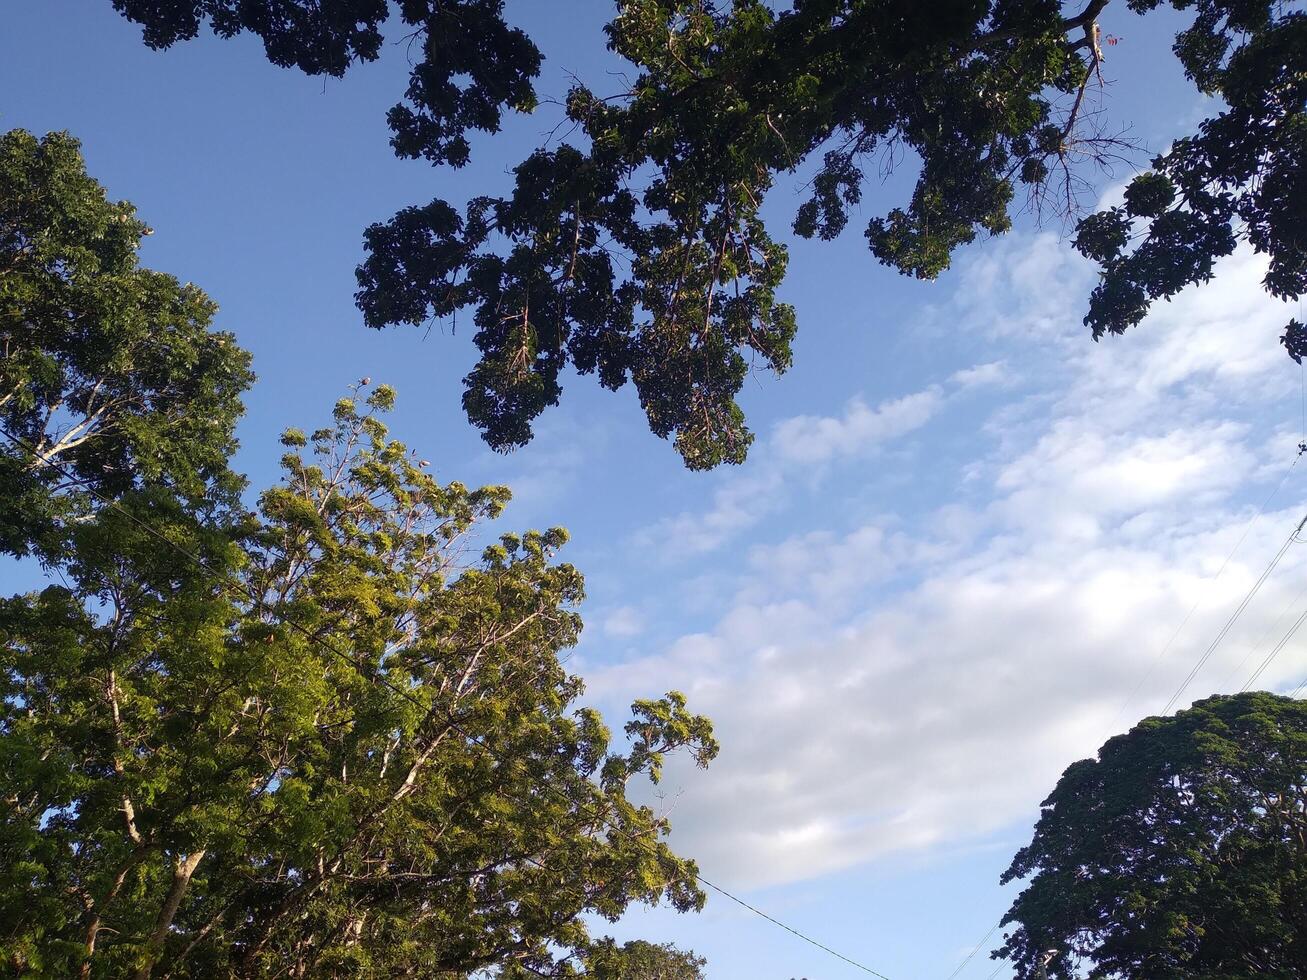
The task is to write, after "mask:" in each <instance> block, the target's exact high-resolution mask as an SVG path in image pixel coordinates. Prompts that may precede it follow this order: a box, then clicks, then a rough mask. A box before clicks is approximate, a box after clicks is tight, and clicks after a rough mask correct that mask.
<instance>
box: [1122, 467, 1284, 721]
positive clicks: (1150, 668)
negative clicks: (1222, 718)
mask: <svg viewBox="0 0 1307 980" xmlns="http://www.w3.org/2000/svg"><path fill="white" fill-rule="evenodd" d="M1300 459H1302V453H1299V454H1298V455H1297V456H1295V457H1294V458H1293V462H1292V463H1290V464H1289V468H1288V469H1287V470H1285V471H1284V476H1282V477H1281V478H1280V482H1279V483H1277V484H1276V485H1275V487H1274V489H1272V490H1271V492H1270V493H1268V494H1267V495H1266V499H1264V500H1263V501H1262V503H1261V506H1260V507H1258V508H1257V511H1256V512H1255V513H1254V514H1253V516H1252V517H1251V518H1249V519H1248V523H1247V524H1245V525H1244V529H1243V533H1242V534H1241V535H1239V540H1238V541H1236V542H1235V543H1234V547H1233V548H1231V549H1230V553H1229V554H1228V555H1226V556H1225V561H1223V562H1221V567H1220V568H1218V569H1217V570H1216V575H1215V576H1213V577H1212V583H1211V584H1212V585H1215V583H1216V582H1217V580H1218V579H1220V577H1221V575H1222V574H1223V573H1224V572H1225V569H1226V566H1228V565H1229V564H1230V562H1231V561H1232V560H1233V559H1234V556H1235V554H1236V553H1237V552H1238V551H1239V549H1240V548H1241V547H1243V543H1244V541H1246V540H1247V539H1248V535H1249V534H1250V533H1251V532H1252V529H1253V525H1255V524H1256V523H1257V521H1258V519H1259V518H1260V517H1261V516H1262V514H1263V513H1264V512H1265V511H1266V508H1267V507H1268V506H1269V505H1270V503H1271V501H1272V500H1274V499H1275V497H1276V495H1277V494H1278V493H1279V492H1280V490H1282V489H1283V488H1284V485H1285V483H1287V482H1288V481H1289V476H1290V475H1291V474H1292V473H1293V471H1294V468H1295V467H1296V466H1297V465H1298V460H1300ZM1204 598H1206V596H1204V595H1200V596H1199V597H1198V598H1197V599H1195V600H1194V604H1193V605H1192V606H1190V607H1189V611H1188V612H1187V613H1185V615H1184V619H1182V620H1180V625H1179V626H1177V627H1176V628H1175V631H1174V632H1173V633H1172V634H1171V637H1170V639H1168V640H1167V641H1166V645H1165V646H1163V647H1162V649H1161V650H1159V651H1158V653H1157V656H1156V657H1154V658H1153V661H1152V663H1151V664H1149V665H1148V669H1147V670H1146V671H1144V673H1143V674H1142V675H1141V676H1140V678H1139V680H1138V681H1136V682H1135V686H1134V688H1133V689H1132V690H1131V691H1130V693H1129V694H1128V695H1126V699H1125V701H1123V702H1122V703H1121V707H1120V708H1118V709H1117V712H1116V717H1117V718H1118V719H1120V717H1121V716H1122V715H1123V714H1125V709H1126V708H1128V707H1129V706H1130V703H1131V702H1132V701H1134V699H1135V697H1136V696H1137V695H1138V694H1139V691H1140V690H1141V689H1142V688H1143V686H1144V684H1146V683H1147V682H1148V679H1149V678H1150V677H1152V676H1153V673H1154V671H1156V670H1157V667H1158V665H1159V664H1160V663H1161V662H1162V658H1163V657H1165V656H1166V654H1167V652H1168V651H1169V650H1170V649H1171V647H1172V646H1174V645H1175V641H1176V640H1177V639H1178V638H1179V636H1180V634H1181V633H1182V632H1183V631H1184V628H1185V627H1186V626H1187V625H1189V620H1190V619H1192V618H1193V615H1194V613H1196V612H1197V611H1198V607H1199V606H1200V605H1202V602H1203V599H1204Z"/></svg>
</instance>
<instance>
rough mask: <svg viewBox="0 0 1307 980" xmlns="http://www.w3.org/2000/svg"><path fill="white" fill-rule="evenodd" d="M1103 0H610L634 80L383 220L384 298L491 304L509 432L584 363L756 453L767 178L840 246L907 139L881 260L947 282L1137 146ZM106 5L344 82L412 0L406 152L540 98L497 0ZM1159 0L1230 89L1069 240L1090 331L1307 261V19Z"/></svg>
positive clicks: (474, 413) (810, 227)
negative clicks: (957, 264) (902, 195)
mask: <svg viewBox="0 0 1307 980" xmlns="http://www.w3.org/2000/svg"><path fill="white" fill-rule="evenodd" d="M1108 4H1109V0H1083V6H1080V7H1077V8H1074V9H1071V10H1064V9H1063V6H1062V4H1061V3H1060V2H1059V0H957V2H950V3H931V4H924V3H920V2H918V0H796V2H794V3H793V4H792V5H791V6H790V7H788V8H786V9H782V10H780V11H776V10H773V9H772V7H773V6H774V5H772V4H768V3H766V2H764V0H733V2H731V3H729V4H726V3H714V2H710V0H620V2H619V3H618V4H617V13H616V15H615V17H614V18H613V20H612V21H611V22H610V23H609V24H608V26H607V32H608V43H609V47H610V48H611V49H612V50H613V51H614V52H616V53H617V54H618V55H620V56H621V57H623V58H625V59H626V60H627V61H629V62H630V63H631V65H632V67H633V78H632V81H631V83H630V85H629V87H628V88H627V89H625V90H624V91H620V92H617V93H611V92H595V91H592V90H591V89H590V88H588V87H586V86H585V85H584V84H581V83H578V84H577V85H576V86H575V87H574V88H573V89H572V91H571V92H570V93H569V94H568V97H567V100H566V116H567V121H568V122H569V123H570V125H571V127H572V132H573V133H574V134H575V135H576V137H577V140H576V145H572V144H569V143H566V142H564V143H561V144H559V145H557V146H556V147H555V148H552V149H541V150H539V151H537V152H535V153H533V154H531V156H530V157H528V158H527V159H526V160H525V161H523V162H522V164H521V165H520V166H519V167H517V169H516V170H515V186H514V188H513V190H512V192H511V193H510V194H508V195H507V196H504V197H478V198H476V199H474V200H473V201H471V202H470V203H469V204H468V205H467V207H466V208H465V209H463V210H462V211H460V210H458V209H456V208H455V207H453V206H452V205H450V204H449V203H446V202H444V201H441V200H435V201H432V202H430V203H429V204H426V205H421V206H414V207H410V208H406V209H404V210H403V211H401V212H399V214H397V215H395V217H394V218H392V219H391V220H389V221H387V222H385V223H383V224H377V225H374V226H372V227H371V228H369V229H368V230H367V232H366V235H365V246H366V249H367V253H368V254H367V258H366V260H365V261H364V262H363V264H362V265H361V266H360V268H359V271H358V280H359V292H358V302H359V305H360V307H361V309H362V311H363V314H364V320H365V322H366V323H367V324H368V325H369V326H372V327H377V328H380V327H384V326H387V325H392V324H415V325H417V324H422V323H424V322H426V321H427V320H429V319H430V318H432V317H448V316H452V315H453V314H454V313H455V312H456V311H458V310H461V309H465V308H471V310H472V311H473V319H474V322H475V324H476V328H477V330H476V335H475V343H476V345H477V347H478V348H479V349H480V351H481V360H480V362H479V363H478V364H477V366H476V367H475V368H474V369H473V370H472V372H471V373H470V374H469V375H468V376H467V378H466V391H465V395H464V406H465V408H466V410H467V414H468V417H469V418H470V419H471V420H472V421H473V422H474V423H475V424H476V425H478V426H479V427H480V428H481V429H482V430H483V433H484V435H485V438H486V440H487V441H488V442H489V443H490V445H492V446H493V447H495V448H497V449H509V448H512V447H514V446H519V445H521V444H523V443H525V442H526V441H528V440H529V439H530V437H531V424H532V421H533V420H534V419H535V418H536V417H537V416H538V415H539V414H540V413H541V412H542V411H543V410H544V409H545V408H546V407H547V406H549V405H552V404H555V403H556V402H557V401H558V399H559V397H560V395H561V390H562V389H561V382H560V374H561V372H562V370H563V369H564V368H565V367H566V366H568V365H571V366H572V367H573V368H575V369H576V370H577V371H579V372H580V373H582V374H596V375H597V376H598V380H599V382H600V384H602V385H603V386H604V387H606V388H609V389H614V390H615V389H618V388H620V387H622V386H623V385H624V384H626V383H627V382H628V381H630V382H633V383H634V385H635V387H636V389H637V391H638V393H639V397H640V401H641V404H642V406H643V407H644V410H645V412H646V414H647V416H648V420H649V425H650V427H651V429H652V430H653V431H654V432H655V433H657V434H658V435H660V436H663V437H670V436H674V437H675V440H676V446H677V449H678V450H679V451H680V453H681V455H682V456H683V457H684V459H685V461H686V464H687V465H688V466H690V467H693V468H707V467H712V466H716V465H717V464H719V463H722V462H740V461H741V460H743V459H744V457H745V454H746V452H747V450H748V446H749V443H750V441H751V439H752V437H751V435H750V433H749V431H748V429H747V427H746V426H745V422H744V417H743V413H742V412H741V410H740V408H739V406H738V405H737V404H736V401H735V397H736V395H737V394H738V392H739V390H740V388H741V386H742V384H743V383H744V379H745V377H746V376H747V373H748V371H749V369H750V367H751V366H753V365H760V366H762V367H766V368H771V369H773V370H775V371H777V372H781V371H784V370H785V369H786V368H787V367H788V366H789V364H790V358H791V341H792V339H793V336H794V332H795V327H796V324H795V316H794V311H793V309H791V307H790V306H788V305H787V304H785V303H782V302H780V301H779V299H778V296H777V290H778V288H779V286H780V285H781V283H782V281H783V279H784V275H785V265H786V258H787V256H786V249H785V248H784V246H782V245H781V244H779V243H777V242H776V241H775V240H774V239H773V237H772V236H771V235H770V233H769V231H768V229H767V226H766V223H765V222H764V220H763V217H762V211H761V207H762V202H763V199H764V197H765V195H766V193H767V192H768V190H770V189H771V188H772V186H773V184H774V183H775V180H776V177H777V176H778V175H779V174H782V173H793V172H796V171H799V170H800V169H802V170H803V171H804V173H811V180H810V182H809V187H810V188H811V196H810V197H809V199H808V200H807V201H805V202H804V203H803V204H802V205H801V206H800V207H799V209H798V212H797V215H796V217H795V220H794V225H793V230H794V231H795V232H796V233H797V234H799V235H800V236H804V237H820V238H824V239H829V238H834V237H836V236H838V235H839V234H840V233H841V232H842V231H844V229H845V227H846V225H847V223H848V218H849V211H850V208H852V207H854V206H856V205H858V204H859V202H860V200H861V197H862V191H863V186H864V183H865V171H866V170H867V168H868V166H873V167H876V168H877V169H880V170H883V169H885V168H886V167H891V166H893V164H894V162H895V161H896V160H897V159H898V158H899V157H900V156H902V155H903V154H904V153H905V152H906V153H910V154H912V155H913V156H914V157H915V158H916V161H917V163H918V165H919V167H918V172H917V179H916V187H915V189H914V191H913V193H912V195H911V197H910V199H909V200H908V201H907V202H905V204H904V205H903V206H902V207H896V208H893V209H891V210H890V211H889V212H888V213H887V214H885V215H881V216H877V217H873V218H872V219H871V220H870V222H869V223H868V225H867V227H866V229H865V234H866V237H867V241H868V244H869V246H870V248H871V251H872V254H873V255H874V256H875V257H876V258H877V259H878V260H879V261H881V262H883V263H885V264H887V265H889V266H891V267H893V268H896V269H898V270H900V271H902V272H904V273H907V274H909V275H913V276H916V277H920V278H927V279H929V278H934V277H935V276H937V275H939V274H940V273H941V272H942V271H943V270H944V269H946V268H947V267H948V264H949V259H950V256H951V254H952V253H953V251H954V250H955V249H956V248H957V247H958V246H960V245H962V244H964V243H967V242H970V241H972V240H974V239H975V238H976V237H977V235H979V234H981V233H988V234H999V233H1001V232H1004V231H1006V230H1007V229H1008V228H1009V227H1010V223H1011V213H1012V211H1013V210H1014V208H1018V207H1021V206H1023V205H1026V204H1028V205H1032V206H1033V207H1035V208H1036V209H1037V210H1038V209H1047V208H1051V209H1052V210H1053V211H1054V212H1056V213H1059V214H1062V215H1063V216H1066V217H1073V216H1078V215H1080V214H1081V213H1082V212H1081V199H1082V197H1084V196H1085V195H1086V194H1087V192H1089V191H1090V190H1092V177H1093V168H1094V166H1095V165H1109V164H1111V163H1112V162H1113V161H1116V160H1120V159H1121V158H1122V157H1123V156H1127V155H1129V151H1130V149H1131V147H1130V145H1129V143H1128V141H1126V140H1124V139H1123V138H1122V133H1123V130H1119V129H1111V128H1108V126H1107V124H1106V123H1105V122H1104V121H1103V118H1102V114H1101V112H1099V111H1090V102H1091V98H1092V94H1091V92H1090V89H1091V88H1092V87H1095V86H1097V85H1098V83H1099V81H1100V79H1101V64H1102V61H1103V53H1102V46H1101V32H1100V27H1099V20H1100V17H1101V16H1102V14H1103V13H1104V11H1105V10H1106V9H1107V7H1108ZM1167 5H1168V4H1167V3H1164V2H1163V0H1126V3H1125V5H1124V6H1125V7H1126V8H1128V9H1129V10H1132V11H1134V12H1136V13H1139V14H1145V13H1148V12H1150V11H1153V10H1155V9H1157V8H1158V7H1162V6H1167ZM114 6H115V7H116V8H117V9H118V10H120V11H122V12H123V13H124V14H125V15H126V16H128V17H130V18H132V19H133V20H135V21H137V22H138V23H141V24H142V25H144V29H145V40H146V42H147V43H148V44H150V45H151V46H154V47H166V46H168V45H170V44H172V43H174V42H176V41H178V40H181V39H185V38H189V37H194V36H195V34H196V33H197V32H198V30H199V27H200V24H201V23H202V22H203V21H204V20H205V19H206V18H207V19H208V20H209V22H210V23H211V25H212V27H213V29H214V30H215V31H216V32H217V33H218V34H220V35H223V36H231V35H233V34H235V33H238V32H240V31H242V30H248V31H251V32H253V33H255V34H257V35H259V36H260V37H261V38H262V39H263V41H264V44H265V47H266V49H267V51H268V56H269V57H270V58H271V59H272V60H273V61H274V62H276V63H277V64H282V65H295V66H298V67H299V68H301V69H302V70H304V71H307V72H310V73H326V74H333V75H340V74H343V73H344V72H345V71H346V70H347V68H348V67H349V65H350V64H351V62H352V61H354V60H371V59H373V58H375V57H377V55H378V52H379V51H380V46H381V40H382V37H381V27H382V24H383V22H384V20H385V18H386V15H387V13H388V11H389V10H390V9H391V7H393V8H394V10H395V11H396V13H397V14H398V16H399V20H400V21H401V22H402V23H403V25H404V28H405V29H406V30H407V29H411V31H412V34H411V38H412V40H414V41H415V42H416V43H417V44H418V45H419V46H420V50H421V56H420V57H418V58H416V59H415V63H414V67H413V70H412V75H411V79H410V84H409V87H408V90H407V92H406V93H405V100H404V101H403V102H402V103H400V104H399V105H397V106H396V107H395V108H394V109H392V110H391V112H390V116H389V121H390V125H391V129H392V132H393V134H394V135H393V138H392V144H393V146H394V148H395V150H396V152H397V153H398V154H399V155H400V156H404V157H424V158H426V159H428V160H430V161H432V162H433V163H440V164H447V165H450V166H456V167H457V166H462V165H464V164H466V163H467V161H468V159H469V142H468V134H469V132H471V131H476V130H481V131H488V132H494V131H495V130H497V129H498V127H499V125H500V122H501V118H502V112H503V111H504V110H505V109H515V110H520V111H529V110H531V109H532V108H534V107H535V105H536V102H537V97H536V93H535V91H534V88H533V79H534V78H535V77H536V76H537V75H538V73H539V69H540V64H541V55H540V52H539V50H538V49H537V48H536V47H535V45H534V44H533V43H532V42H531V40H530V38H528V37H527V36H526V35H525V34H524V33H522V32H521V31H520V30H518V29H516V28H514V27H512V26H511V25H510V24H508V23H507V22H506V20H505V19H504V14H503V4H502V0H441V2H439V3H434V2H431V0H394V3H393V4H388V3H387V2H386V0H332V2H320V0H278V2H276V3H272V2H271V0H268V2H263V3H246V2H238V0H149V2H145V0H114ZM1169 6H1171V7H1174V8H1176V9H1179V10H1188V9H1193V10H1194V11H1195V15H1194V18H1193V22H1192V24H1191V25H1190V26H1189V27H1187V28H1185V29H1184V30H1183V31H1181V32H1180V33H1179V34H1178V35H1177V37H1176V43H1175V48H1174V50H1175V53H1176V54H1177V56H1178V57H1179V58H1180V60H1181V62H1182V64H1183V65H1184V69H1185V71H1186V73H1187V74H1188V76H1189V78H1190V79H1191V80H1192V81H1193V82H1194V84H1195V85H1196V86H1197V88H1198V89H1199V90H1200V91H1202V92H1203V93H1205V94H1208V95H1211V96H1215V97H1217V98H1219V99H1220V100H1222V103H1223V104H1224V108H1223V109H1222V110H1221V111H1218V112H1216V113H1215V114H1213V115H1212V116H1211V117H1210V118H1209V119H1207V120H1206V121H1205V122H1203V123H1202V124H1201V125H1200V126H1199V127H1198V128H1197V131H1196V132H1195V133H1194V134H1193V135H1192V136H1190V137H1187V138H1185V139H1182V140H1179V141H1178V142H1177V143H1176V144H1175V145H1174V146H1173V147H1172V148H1171V149H1170V150H1169V151H1168V152H1166V153H1163V154H1161V155H1160V156H1158V157H1156V159H1154V160H1153V161H1152V168H1151V169H1150V170H1149V171H1147V172H1146V173H1143V174H1141V175H1140V176H1139V177H1137V178H1136V179H1135V180H1134V181H1132V182H1131V184H1130V186H1129V189H1128V191H1127V193H1126V200H1125V203H1124V204H1123V205H1121V206H1119V207H1113V208H1109V209H1107V210H1106V211H1103V212H1100V213H1098V214H1092V215H1088V216H1086V217H1084V218H1083V220H1081V221H1080V222H1079V225H1078V228H1077V231H1076V234H1075V239H1074V241H1075V245H1076V247H1077V248H1079V249H1080V251H1081V252H1083V253H1084V254H1085V255H1087V256H1089V257H1090V258H1092V259H1094V260H1095V261H1096V262H1098V263H1099V265H1100V267H1101V269H1102V279H1101V282H1100V284H1099V286H1098V287H1097V288H1096V289H1095V291H1094V293H1093V296H1092V297H1091V299H1090V303H1089V311H1088V314H1087V316H1086V317H1085V323H1086V325H1087V326H1088V327H1089V328H1090V330H1091V332H1092V335H1093V337H1094V338H1095V339H1097V338H1099V337H1101V336H1103V335H1104V334H1115V333H1121V332H1122V331H1124V330H1125V329H1126V328H1128V327H1130V326H1132V325H1134V324H1137V323H1138V322H1139V320H1140V319H1141V318H1142V317H1143V316H1144V314H1145V313H1146V312H1147V310H1148V308H1149V306H1150V304H1151V303H1152V302H1153V301H1154V300H1156V299H1159V298H1168V297H1170V296H1172V295H1174V294H1175V293H1176V292H1177V291H1179V290H1180V289H1181V288H1183V287H1184V286H1185V285H1188V284H1190V283H1194V282H1202V281H1206V280H1208V279H1210V278H1211V276H1212V268H1213V262H1214V261H1215V260H1216V259H1217V258H1219V257H1220V256H1223V255H1228V254H1229V253H1230V252H1231V251H1232V250H1233V249H1234V248H1235V247H1236V244H1237V243H1238V242H1239V241H1240V240H1245V241H1247V242H1249V243H1250V244H1251V245H1252V247H1253V248H1254V249H1255V250H1256V251H1258V252H1260V253H1263V254H1265V255H1267V256H1269V258H1270V271H1269V272H1268V273H1267V276H1266V279H1265V286H1266V289H1267V290H1268V291H1269V292H1270V293H1271V294H1272V295H1275V296H1278V297H1282V298H1289V297H1297V296H1301V295H1302V294H1303V292H1304V284H1305V283H1307V239H1305V238H1304V232H1303V228H1304V227H1307V203H1305V202H1307V177H1305V176H1304V174H1305V173H1307V168H1305V167H1304V158H1305V156H1307V114H1305V113H1304V101H1305V98H1307V80H1305V79H1307V71H1304V68H1305V67H1307V15H1304V14H1303V13H1302V12H1301V11H1300V10H1299V9H1297V7H1296V5H1293V4H1284V3H1281V2H1278V0H1169ZM818 161H819V162H818ZM1022 189H1024V200H1022V199H1021V195H1020V194H1019V192H1020V191H1021V190H1022ZM1284 342H1285V344H1286V346H1287V347H1288V349H1289V352H1290V354H1291V355H1292V356H1294V357H1295V358H1301V357H1302V356H1303V354H1304V353H1307V328H1304V327H1303V326H1302V325H1301V324H1299V323H1297V322H1296V321H1294V322H1291V323H1290V325H1289V327H1288V328H1287V330H1286V333H1285V338H1284Z"/></svg>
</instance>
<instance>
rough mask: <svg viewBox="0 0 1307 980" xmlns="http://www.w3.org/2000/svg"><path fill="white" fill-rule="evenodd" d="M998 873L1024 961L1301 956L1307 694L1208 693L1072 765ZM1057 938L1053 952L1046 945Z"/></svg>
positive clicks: (1305, 917) (1085, 970) (1110, 965)
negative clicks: (1011, 892) (1017, 889)
mask: <svg viewBox="0 0 1307 980" xmlns="http://www.w3.org/2000/svg"><path fill="white" fill-rule="evenodd" d="M1043 806H1044V809H1043V814H1042V816H1041V817H1040V819H1039V824H1038V826H1037V827H1036V828H1035V836H1034V839H1033V841H1032V842H1031V843H1030V844H1029V845H1028V846H1026V847H1024V848H1022V850H1021V851H1020V852H1019V853H1018V854H1017V855H1016V857H1015V858H1014V860H1013V861H1012V865H1011V867H1010V868H1009V869H1008V870H1007V872H1006V873H1005V874H1004V876H1003V880H1004V882H1008V881H1013V880H1016V879H1025V878H1029V879H1030V880H1029V883H1028V884H1027V886H1026V888H1025V890H1024V891H1022V893H1021V895H1020V896H1019V897H1018V898H1017V900H1016V902H1015V903H1014V904H1013V905H1012V908H1011V909H1010V910H1009V912H1008V913H1007V916H1006V917H1005V918H1004V920H1003V921H1004V924H1015V925H1016V926H1017V928H1016V929H1015V931H1014V932H1012V933H1011V934H1009V935H1007V936H1006V937H1005V942H1004V945H1003V946H1002V948H1001V949H999V950H998V951H997V952H996V953H995V954H994V955H995V956H996V957H998V956H1001V957H1006V958H1008V959H1011V960H1013V961H1014V963H1015V966H1016V969H1017V976H1018V977H1021V978H1029V977H1037V976H1040V975H1041V974H1040V969H1041V964H1044V963H1046V964H1047V966H1046V969H1047V975H1048V976H1051V977H1054V978H1065V980H1070V978H1073V977H1090V978H1109V977H1137V978H1139V980H1153V978H1156V980H1162V978H1167V980H1173V978H1179V980H1190V978H1191V980H1216V978H1218V977H1219V978H1223V977H1249V976H1257V977H1268V978H1280V980H1290V978H1295V977H1301V976H1303V975H1304V973H1305V972H1307V703H1304V702H1302V701H1298V700H1295V699H1293V698H1285V697H1277V696H1275V695H1271V694H1264V693H1250V694H1241V695H1236V696H1222V697H1213V698H1209V699H1207V700H1205V701H1200V702H1198V703H1196V704H1195V705H1194V706H1193V707H1192V708H1191V709H1189V710H1187V711H1182V712H1180V713H1179V714H1177V715H1175V716H1174V717H1169V718H1165V717H1163V718H1148V719H1146V720H1145V721H1143V722H1141V723H1140V724H1139V725H1138V726H1136V727H1135V728H1134V730H1133V731H1131V732H1130V733H1129V734H1126V735H1121V736H1118V737H1116V738H1113V739H1112V740H1110V741H1109V742H1107V744H1106V745H1104V746H1103V747H1102V749H1101V750H1100V751H1099V753H1098V758H1097V759H1086V760H1084V761H1081V762H1077V763H1075V764H1074V765H1072V766H1071V767H1070V768H1068V769H1067V771H1066V773H1065V774H1064V775H1063V776H1062V779H1061V780H1060V781H1059V782H1058V784H1057V788H1056V789H1055V790H1054V791H1053V793H1052V795H1050V796H1049V798H1048V799H1047V800H1045V801H1044V805H1043ZM1050 951H1051V955H1049V954H1050Z"/></svg>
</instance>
